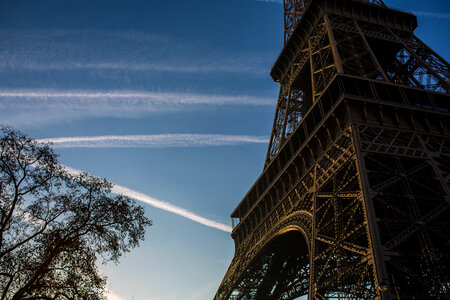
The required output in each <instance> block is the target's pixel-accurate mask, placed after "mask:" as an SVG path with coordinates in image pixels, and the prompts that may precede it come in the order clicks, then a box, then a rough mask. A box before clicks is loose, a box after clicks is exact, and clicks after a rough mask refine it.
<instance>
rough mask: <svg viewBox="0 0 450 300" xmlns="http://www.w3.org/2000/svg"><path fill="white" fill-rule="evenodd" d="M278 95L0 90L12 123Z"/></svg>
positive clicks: (5, 119) (1, 109) (253, 102)
mask: <svg viewBox="0 0 450 300" xmlns="http://www.w3.org/2000/svg"><path fill="white" fill-rule="evenodd" d="M275 103H276V100H275V99H269V98H264V97H253V96H248V95H233V96H227V95H207V94H196V93H173V92H171V93H169V92H153V91H150V92H149V91H140V90H135V91H108V90H101V91H93V90H44V89H34V90H0V119H1V120H2V123H5V124H9V125H12V126H19V125H33V126H38V125H40V124H49V123H50V124H51V123H57V122H61V121H68V120H76V119H83V118H87V117H124V116H125V117H128V118H132V117H139V116H143V115H146V114H149V113H155V112H167V111H180V110H186V109H192V108H194V107H198V106H199V105H250V106H267V105H270V106H272V105H274V104H275Z"/></svg>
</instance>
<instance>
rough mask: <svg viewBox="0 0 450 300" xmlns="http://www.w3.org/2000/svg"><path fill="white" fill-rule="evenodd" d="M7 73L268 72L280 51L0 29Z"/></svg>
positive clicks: (139, 35) (128, 34)
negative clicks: (79, 71)
mask: <svg viewBox="0 0 450 300" xmlns="http://www.w3.org/2000/svg"><path fill="white" fill-rule="evenodd" d="M0 40H1V41H2V47H1V48H0V68H2V69H3V71H5V70H8V71H11V70H19V71H20V70H35V71H54V70H57V71H71V70H81V71H83V70H97V71H101V72H102V73H103V74H104V75H108V71H109V70H118V71H121V72H139V71H145V72H176V73H213V72H214V73H221V72H225V73H246V74H253V75H258V76H260V75H262V74H266V72H267V70H268V69H269V68H270V66H271V64H272V63H273V57H274V55H275V53H258V52H253V53H249V52H248V51H246V52H239V51H237V50H233V51H230V50H229V49H221V48H218V47H217V46H215V45H210V44H207V43H204V42H194V41H188V40H183V39H174V38H167V37H164V36H159V35H155V34H149V33H143V32H136V31H101V30H21V31H20V30H16V31H6V30H0Z"/></svg>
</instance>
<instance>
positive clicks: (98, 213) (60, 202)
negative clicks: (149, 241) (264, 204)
mask: <svg viewBox="0 0 450 300" xmlns="http://www.w3.org/2000/svg"><path fill="white" fill-rule="evenodd" d="M1 133H2V135H1V136H0V138H1V139H0V151H1V152H0V299H13V300H16V299H29V300H31V299H102V298H104V292H105V284H106V278H105V277H104V276H102V275H101V274H100V273H99V270H98V267H97V264H96V263H97V260H98V259H99V258H101V262H104V263H105V262H109V261H113V262H116V263H117V262H118V259H119V257H120V256H121V255H122V254H123V253H124V252H128V251H130V250H131V249H132V248H134V247H136V246H138V245H139V242H140V241H141V240H143V239H144V234H145V228H146V227H147V226H149V225H151V221H150V220H149V219H147V218H146V217H145V216H144V210H143V208H142V207H141V206H138V205H136V204H135V202H134V201H133V200H131V199H129V198H127V197H124V196H122V195H114V194H111V188H112V184H110V183H109V182H107V181H106V180H105V179H100V178H97V177H93V176H90V175H88V174H86V173H82V174H80V175H73V174H69V173H68V172H66V171H65V170H64V168H62V167H61V166H60V165H59V164H58V161H57V155H56V154H55V153H54V151H53V150H52V149H51V147H50V146H49V145H46V144H40V143H37V142H36V141H34V140H32V139H30V138H28V137H27V136H25V135H23V134H22V133H20V132H18V131H15V130H12V129H11V128H8V127H1Z"/></svg>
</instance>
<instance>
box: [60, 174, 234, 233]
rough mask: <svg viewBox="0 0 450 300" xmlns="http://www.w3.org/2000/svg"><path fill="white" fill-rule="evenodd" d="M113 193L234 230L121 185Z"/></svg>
mask: <svg viewBox="0 0 450 300" xmlns="http://www.w3.org/2000/svg"><path fill="white" fill-rule="evenodd" d="M65 169H66V170H67V171H68V172H70V173H72V174H79V173H81V171H79V170H76V169H73V168H70V167H67V166H65ZM112 192H113V193H115V194H120V195H124V196H127V197H130V198H133V199H135V200H137V201H140V202H143V203H146V204H148V205H151V206H153V207H156V208H159V209H162V210H165V211H168V212H171V213H174V214H176V215H179V216H181V217H184V218H186V219H189V220H191V221H194V222H197V223H199V224H202V225H205V226H208V227H212V228H215V229H219V230H222V231H225V232H231V230H232V229H231V226H229V225H227V224H223V223H220V222H217V221H214V220H210V219H207V218H204V217H201V216H199V215H197V214H195V213H193V212H191V211H189V210H187V209H184V208H182V207H179V206H176V205H173V204H171V203H168V202H164V201H161V200H158V199H155V198H153V197H151V196H149V195H146V194H144V193H140V192H138V191H134V190H132V189H129V188H127V187H124V186H120V185H116V184H115V185H114V186H113V188H112Z"/></svg>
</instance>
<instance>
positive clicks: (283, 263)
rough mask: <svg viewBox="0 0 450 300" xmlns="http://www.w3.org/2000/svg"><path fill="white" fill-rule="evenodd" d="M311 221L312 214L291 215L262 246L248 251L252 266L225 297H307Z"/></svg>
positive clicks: (273, 231)
mask: <svg viewBox="0 0 450 300" xmlns="http://www.w3.org/2000/svg"><path fill="white" fill-rule="evenodd" d="M311 221H312V216H311V214H310V213H309V212H306V211H297V212H295V213H292V214H290V215H289V216H286V217H284V218H283V219H281V220H280V221H279V222H278V223H277V224H275V225H274V226H273V227H272V229H271V230H270V231H269V232H267V233H266V235H265V236H264V238H263V239H261V240H260V243H257V245H255V246H254V247H252V249H246V251H245V252H246V253H252V254H253V255H252V256H253V259H251V260H247V261H249V262H250V263H248V264H247V266H245V268H242V269H241V272H240V274H239V276H236V277H235V278H239V279H238V280H236V281H235V282H234V284H233V288H232V289H230V291H229V293H230V294H229V296H228V297H226V298H227V299H268V300H269V299H296V298H298V297H300V296H302V295H306V294H307V293H308V281H309V269H310V268H309V252H310V246H309V238H310V236H311V233H310V232H311ZM250 244H251V243H250ZM241 250H244V249H241ZM237 263H239V262H237ZM241 263H242V262H241ZM235 275H237V274H235Z"/></svg>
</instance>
